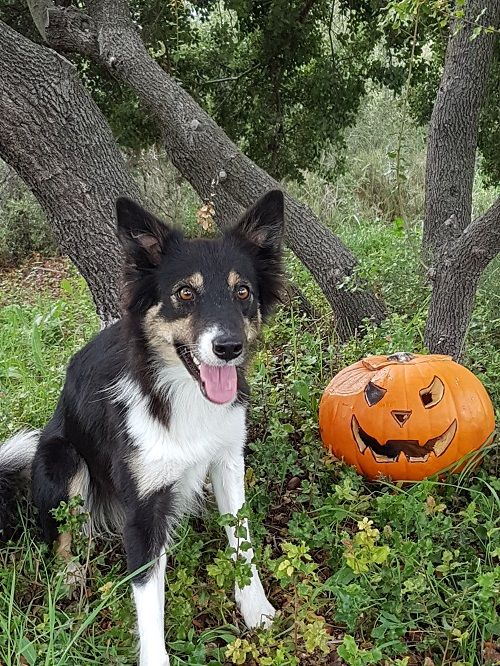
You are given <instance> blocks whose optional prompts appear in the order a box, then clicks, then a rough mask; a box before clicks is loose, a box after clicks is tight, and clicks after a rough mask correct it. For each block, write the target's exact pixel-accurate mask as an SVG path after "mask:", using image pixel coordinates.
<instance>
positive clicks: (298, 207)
mask: <svg viewBox="0 0 500 666" xmlns="http://www.w3.org/2000/svg"><path fill="white" fill-rule="evenodd" d="M63 11H64V10H58V9H57V8H55V9H54V10H51V13H50V21H49V25H48V26H46V29H45V34H46V38H47V40H48V42H49V44H50V45H51V46H52V47H53V48H55V49H58V48H61V49H63V48H66V47H67V46H68V44H69V45H72V47H74V48H75V49H76V50H78V51H81V52H84V53H86V54H90V55H91V56H92V57H96V54H98V57H97V60H98V61H99V62H100V63H101V64H104V65H105V67H106V68H107V69H108V71H109V72H110V73H111V74H112V75H113V77H114V78H115V79H118V80H119V81H122V82H123V83H125V84H126V85H128V86H129V87H130V88H131V89H132V90H133V91H134V92H135V93H136V94H137V96H138V98H139V99H140V100H141V102H142V103H143V104H145V106H146V107H148V109H149V110H150V112H151V113H152V115H153V116H154V117H155V118H156V121H157V123H158V126H159V127H160V128H161V131H162V134H163V140H164V144H165V148H166V152H167V154H168V156H169V158H170V160H171V162H172V164H173V165H174V166H175V167H176V168H177V169H178V171H179V172H180V173H181V174H182V175H183V176H184V177H185V178H186V180H187V181H188V182H189V183H190V184H191V185H192V186H193V188H194V189H195V190H196V191H197V192H198V194H199V195H200V197H201V198H202V199H203V200H205V201H212V202H213V203H214V206H215V211H216V221H217V223H218V224H219V225H220V226H221V227H223V228H224V227H227V226H228V225H229V224H232V223H233V222H234V220H235V218H236V217H237V215H238V214H239V212H240V211H241V209H242V208H246V207H247V206H249V205H250V204H252V203H253V202H254V201H255V200H256V199H257V198H258V197H259V196H260V195H261V194H262V193H263V192H265V191H267V190H269V189H273V188H276V187H278V188H281V185H280V184H279V183H278V182H276V181H275V180H274V179H273V178H271V177H270V176H269V174H267V173H266V172H265V171H263V170H262V169H260V168H259V167H258V166H257V165H256V164H254V163H253V162H252V161H251V160H250V159H249V158H248V157H246V156H245V155H244V154H243V153H242V152H241V151H240V150H239V149H238V148H237V146H236V145H235V144H234V143H233V142H232V141H231V140H230V139H229V137H228V136H227V135H226V134H225V133H224V132H223V130H222V129H221V128H220V127H218V126H217V124H216V123H215V122H214V121H213V120H212V118H210V116H208V115H207V114H206V113H205V111H203V109H202V108H201V107H200V106H199V105H198V104H196V102H195V101H194V100H193V98H192V97H190V95H189V94H188V93H187V92H186V91H185V90H183V89H182V88H181V86H179V85H178V84H177V82H176V81H175V80H174V79H173V78H172V77H170V76H169V75H168V73H167V72H165V71H164V70H163V69H162V68H161V67H160V66H159V65H158V63H157V62H155V60H154V59H153V58H151V56H150V55H149V53H148V51H147V49H146V47H145V46H144V44H143V42H142V40H141V37H140V35H139V32H138V30H137V28H136V26H135V24H134V23H133V21H132V19H131V17H130V12H129V8H128V3H127V2H126V1H125V0H93V1H92V2H89V3H88V11H89V15H90V18H91V19H92V20H91V21H87V19H85V21H86V25H87V28H88V30H87V32H86V35H85V37H86V38H85V40H84V39H83V38H82V35H81V33H80V32H78V31H76V30H74V28H73V27H72V24H71V23H70V22H69V21H66V30H67V32H68V33H71V35H69V34H68V35H66V36H65V37H64V38H62V35H61V30H60V29H58V30H57V31H53V30H52V27H53V26H58V28H61V26H62V25H63V22H64V20H65V18H67V14H65V13H63ZM56 13H58V14H59V18H58V20H57V21H56V19H55V16H56ZM73 26H74V23H73ZM89 42H92V45H91V46H89ZM96 42H97V48H96V47H95V44H96ZM286 212H287V242H288V245H289V247H290V248H291V249H292V250H293V252H295V254H296V255H297V256H298V257H299V259H301V261H302V262H303V263H304V265H305V266H306V267H307V268H308V269H309V270H310V271H311V273H312V274H313V276H314V277H315V279H316V280H317V282H318V284H319V286H320V287H321V289H322V290H323V292H324V294H325V296H326V298H327V300H328V301H329V303H330V304H331V306H332V309H333V311H334V315H335V321H336V326H337V331H338V334H339V336H340V338H341V339H347V338H348V337H349V336H350V335H352V334H353V333H354V332H355V331H356V330H358V329H359V328H360V327H361V326H362V324H363V322H364V319H365V318H369V319H372V320H373V321H376V322H379V321H381V320H382V318H383V316H384V309H383V307H382V305H381V303H380V302H379V301H378V300H377V299H376V297H375V296H374V295H373V294H372V293H371V292H369V291H367V290H366V289H365V288H364V287H363V285H361V284H355V283H356V282H357V281H356V278H355V273H354V271H355V268H356V265H357V261H356V259H355V257H354V256H353V255H352V253H351V252H350V251H349V250H348V249H347V248H346V247H345V246H344V245H343V244H342V242H341V241H340V240H339V239H338V238H337V237H336V236H334V235H333V234H332V233H331V231H330V230H329V229H327V228H326V227H325V226H323V225H322V224H321V222H320V221H319V220H318V218H317V217H316V216H315V215H314V214H313V212H312V211H311V210H310V209H309V208H308V207H307V206H305V205H304V204H302V203H300V202H298V201H296V200H295V199H293V198H292V197H291V196H290V195H288V194H286ZM346 278H348V279H349V280H350V282H351V283H352V284H354V286H355V288H354V289H353V290H352V291H348V290H346V289H345V288H344V285H345V283H346Z"/></svg>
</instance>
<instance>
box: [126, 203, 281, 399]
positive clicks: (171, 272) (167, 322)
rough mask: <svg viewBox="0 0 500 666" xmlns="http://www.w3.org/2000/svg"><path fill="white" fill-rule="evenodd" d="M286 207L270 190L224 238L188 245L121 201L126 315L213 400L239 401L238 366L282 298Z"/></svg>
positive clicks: (151, 344) (155, 349) (152, 345)
mask: <svg viewBox="0 0 500 666" xmlns="http://www.w3.org/2000/svg"><path fill="white" fill-rule="evenodd" d="M283 208H284V204H283V194H282V192H280V191H278V190H272V191H271V192H268V193H267V194H265V195H264V196H263V197H262V198H261V199H259V200H258V201H257V203H256V204H254V206H252V207H251V208H250V209H249V210H247V211H246V213H245V214H244V215H243V217H242V218H241V219H240V220H239V222H238V223H237V224H236V225H235V226H234V228H232V229H230V230H229V231H227V232H226V233H225V234H224V235H223V236H221V237H219V238H216V239H197V240H188V239H186V238H184V236H183V234H182V232H180V231H179V230H178V229H172V228H170V227H168V226H166V225H165V224H163V223H162V222H161V221H160V220H158V219H156V218H155V217H154V216H153V215H151V213H149V212H147V211H146V210H144V209H143V208H141V207H140V206H139V205H138V204H137V203H135V202H133V201H131V200H130V199H125V198H120V199H118V201H117V217H118V234H119V237H120V240H121V242H122V244H123V247H124V249H125V256H126V264H125V277H126V296H127V302H126V307H127V310H128V312H129V314H130V315H131V317H132V318H133V319H134V320H136V321H138V322H140V325H141V327H142V331H143V333H144V336H145V339H146V342H147V344H148V345H149V347H150V348H151V350H152V351H153V352H154V353H155V354H156V356H157V357H159V358H161V360H162V361H163V362H165V363H167V364H175V363H183V364H184V366H185V367H186V369H187V370H188V372H189V373H190V374H191V375H192V377H193V378H194V379H195V380H196V381H197V382H198V383H199V386H200V389H201V391H202V392H203V394H204V395H205V396H206V397H207V398H208V399H209V400H210V401H212V402H215V403H220V404H223V403H229V402H232V401H233V400H234V399H235V397H236V394H237V367H238V366H241V365H243V364H244V363H245V360H246V358H247V357H248V353H249V348H250V346H251V343H252V342H253V341H254V340H255V338H256V337H257V334H258V331H259V328H260V325H261V322H262V321H263V320H265V318H266V316H267V315H268V314H269V313H270V311H271V309H272V307H273V305H274V304H275V303H276V301H277V300H278V299H279V295H280V290H281V286H282V267H281V255H282V240H283V230H284V214H283V212H284V211H283Z"/></svg>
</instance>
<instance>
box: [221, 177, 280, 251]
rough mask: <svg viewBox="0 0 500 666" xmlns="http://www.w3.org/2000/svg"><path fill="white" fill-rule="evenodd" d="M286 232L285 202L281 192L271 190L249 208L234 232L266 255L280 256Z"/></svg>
mask: <svg viewBox="0 0 500 666" xmlns="http://www.w3.org/2000/svg"><path fill="white" fill-rule="evenodd" d="M284 230H285V202H284V198H283V192H281V190H270V191H269V192H267V193H266V194H264V195H263V196H262V197H260V199H259V200H258V201H256V202H255V203H254V205H253V206H251V208H249V209H248V210H247V211H245V213H244V214H243V216H242V217H241V219H240V220H239V222H238V223H237V224H236V226H235V227H234V229H233V232H236V233H237V234H238V235H240V236H243V237H244V238H245V239H246V240H248V241H250V243H252V244H253V245H256V246H257V247H258V248H260V249H261V250H264V251H265V252H266V253H271V254H280V253H281V246H282V244H283V234H284Z"/></svg>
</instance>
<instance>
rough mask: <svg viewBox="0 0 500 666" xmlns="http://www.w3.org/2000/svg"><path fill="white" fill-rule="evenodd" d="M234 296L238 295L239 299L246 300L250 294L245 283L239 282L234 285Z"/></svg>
mask: <svg viewBox="0 0 500 666" xmlns="http://www.w3.org/2000/svg"><path fill="white" fill-rule="evenodd" d="M236 296H238V298H239V299H240V301H246V300H247V299H248V297H249V296H250V289H249V288H248V287H247V286H246V285H244V284H240V285H239V286H238V287H236Z"/></svg>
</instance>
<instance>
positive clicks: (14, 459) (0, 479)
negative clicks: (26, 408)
mask: <svg viewBox="0 0 500 666" xmlns="http://www.w3.org/2000/svg"><path fill="white" fill-rule="evenodd" d="M39 438H40V433H39V431H38V430H22V431H21V432H19V433H18V434H17V435H14V437H11V438H10V439H8V440H7V441H6V442H5V443H4V444H2V445H0V535H1V533H2V531H3V530H4V529H5V527H6V526H7V521H8V518H9V512H10V510H11V508H12V500H13V498H14V497H15V496H16V491H17V489H18V487H19V485H20V483H21V482H22V480H23V478H24V479H26V478H29V476H30V473H31V463H32V462H33V458H34V457H35V452H36V447H37V446H38V440H39Z"/></svg>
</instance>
